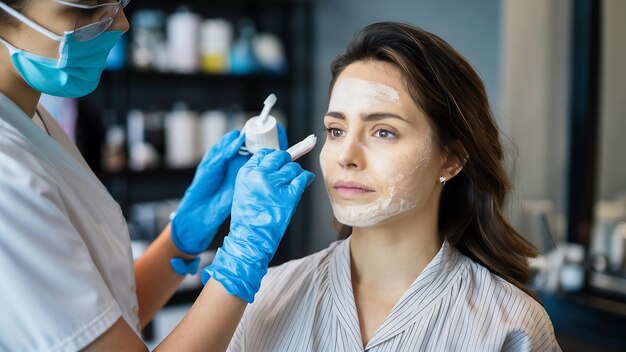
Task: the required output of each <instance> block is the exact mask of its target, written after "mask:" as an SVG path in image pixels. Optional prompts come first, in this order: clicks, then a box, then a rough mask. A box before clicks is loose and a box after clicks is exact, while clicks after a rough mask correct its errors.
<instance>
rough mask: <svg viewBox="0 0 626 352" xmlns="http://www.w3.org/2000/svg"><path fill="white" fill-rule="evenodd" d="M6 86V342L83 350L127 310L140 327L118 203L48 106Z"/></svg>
mask: <svg viewBox="0 0 626 352" xmlns="http://www.w3.org/2000/svg"><path fill="white" fill-rule="evenodd" d="M38 110H39V112H41V113H42V116H41V119H42V120H43V121H44V122H45V125H46V126H47V128H48V130H49V132H50V134H51V136H52V138H51V137H50V136H48V134H46V132H45V131H43V130H42V129H41V128H39V127H37V126H36V125H35V124H34V123H33V122H32V121H31V119H30V118H29V117H28V116H27V115H26V114H25V113H24V112H23V111H22V110H20V109H19V108H18V107H17V105H15V104H14V103H13V102H12V101H11V100H9V99H8V98H7V97H6V96H4V95H2V94H0V279H1V280H2V283H1V284H0V351H75V350H79V349H81V348H83V347H85V346H86V345H88V344H89V343H90V342H92V341H94V340H95V339H96V338H97V337H98V336H100V335H102V334H103V333H104V332H105V331H106V330H108V329H109V328H110V327H111V326H112V324H113V323H114V322H115V321H117V320H118V319H119V318H120V317H122V318H123V319H124V320H125V321H126V322H127V323H128V325H130V327H131V328H133V329H134V330H135V333H137V334H139V331H138V323H139V319H138V317H137V297H136V294H135V277H134V271H133V263H132V254H131V249H130V239H129V236H128V228H127V226H126V222H125V220H124V218H123V216H122V213H121V211H120V208H119V205H118V204H117V203H116V202H115V201H114V200H113V199H112V198H111V196H110V195H109V193H108V192H107V190H106V188H105V187H104V186H103V185H102V183H100V181H99V180H98V179H97V178H96V176H95V175H94V174H93V172H92V171H91V170H90V169H89V167H88V166H87V164H86V163H85V161H84V159H83V158H82V157H81V156H80V153H79V152H78V150H77V149H76V147H75V146H74V145H73V143H72V142H71V141H70V139H69V138H68V137H67V135H65V133H64V132H63V131H62V130H61V128H60V127H59V125H58V124H57V123H56V122H55V121H54V120H53V119H52V118H51V117H50V116H49V115H48V114H47V112H45V111H44V110H43V109H42V108H41V107H40V108H39V109H38Z"/></svg>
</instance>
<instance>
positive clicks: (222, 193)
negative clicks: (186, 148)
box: [172, 125, 287, 255]
mask: <svg viewBox="0 0 626 352" xmlns="http://www.w3.org/2000/svg"><path fill="white" fill-rule="evenodd" d="M244 141H245V138H244V134H241V133H240V132H239V131H231V132H229V133H227V134H225V135H224V136H223V137H222V139H221V140H220V141H219V142H218V143H216V144H215V145H214V146H213V147H212V148H211V149H210V150H209V151H208V152H207V153H206V154H205V155H204V157H203V158H202V161H201V162H200V164H199V165H198V167H197V169H196V173H195V175H194V178H193V182H192V183H191V185H190V186H189V188H187V190H186V191H185V195H184V196H183V199H182V200H181V202H180V204H179V206H178V209H177V210H176V215H175V216H174V219H172V240H173V242H174V244H175V245H176V247H177V248H178V249H179V250H181V251H182V252H183V253H185V254H189V255H196V254H199V253H202V252H204V251H205V250H206V249H207V248H208V247H209V244H211V241H213V238H214V237H215V234H216V233H217V230H218V229H219V227H220V226H221V225H222V223H224V221H225V220H226V218H228V215H229V214H230V210H231V206H232V202H233V192H234V187H235V178H236V177H237V172H239V169H240V168H241V166H242V165H243V164H245V162H246V161H248V159H250V155H240V154H239V149H240V147H241V146H242V144H243V143H244ZM278 141H279V144H280V147H281V149H286V148H287V134H286V133H285V129H284V128H283V127H282V126H280V125H278Z"/></svg>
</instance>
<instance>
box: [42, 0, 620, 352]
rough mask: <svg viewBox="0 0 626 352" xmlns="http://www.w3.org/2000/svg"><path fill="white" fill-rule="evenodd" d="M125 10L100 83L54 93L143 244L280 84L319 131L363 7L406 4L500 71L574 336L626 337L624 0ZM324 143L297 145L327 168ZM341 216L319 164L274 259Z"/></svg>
mask: <svg viewBox="0 0 626 352" xmlns="http://www.w3.org/2000/svg"><path fill="white" fill-rule="evenodd" d="M126 14H127V17H128V19H129V21H130V22H131V30H130V31H129V32H128V33H127V34H126V35H125V36H124V37H123V39H122V41H121V42H120V43H119V44H118V46H117V47H116V48H115V49H114V51H113V52H112V54H111V55H110V57H109V60H108V62H107V70H106V71H105V73H104V75H103V77H102V81H101V84H100V87H99V88H98V90H96V91H95V92H94V93H93V94H91V95H90V96H88V97H85V98H82V99H79V100H74V99H59V98H55V97H47V96H46V97H44V98H43V103H44V105H46V106H47V107H48V109H49V110H50V112H51V113H52V114H53V115H54V116H55V117H56V118H57V119H59V121H60V122H61V124H62V126H63V127H64V128H65V129H66V131H67V132H68V133H69V134H70V136H72V138H74V140H75V142H76V144H77V145H78V146H79V148H80V149H81V151H82V152H83V154H84V155H85V157H86V159H87V161H88V162H89V164H90V165H91V167H92V168H93V169H94V171H96V173H97V174H98V176H99V177H100V179H101V180H102V182H103V183H104V184H105V185H106V186H107V188H108V189H109V191H110V192H111V194H112V195H113V196H114V198H115V199H116V200H117V201H118V202H119V203H120V205H121V206H122V209H123V211H124V213H125V215H126V218H127V220H128V225H129V229H130V231H131V236H132V239H133V251H134V253H135V255H137V256H138V255H140V254H141V252H142V251H143V250H144V249H145V247H146V246H147V245H148V244H149V243H150V241H151V240H152V239H153V238H154V237H155V236H156V234H158V232H159V231H160V230H161V229H162V228H163V226H165V224H167V222H168V221H169V219H168V217H169V214H170V212H172V211H173V210H174V209H175V208H176V205H177V203H178V200H179V198H180V197H181V196H182V194H183V192H184V190H185V189H186V187H187V186H188V184H189V183H190V181H191V179H192V177H193V174H194V171H195V165H196V164H197V162H198V161H199V160H200V158H201V156H202V155H203V154H204V152H205V151H206V150H207V149H208V148H210V147H211V145H213V144H214V143H215V142H216V141H217V140H218V139H219V138H220V137H221V136H222V135H223V134H224V133H225V132H226V131H228V130H231V129H235V128H236V129H240V128H241V127H242V126H243V124H244V123H245V121H246V120H247V119H248V118H250V117H252V116H254V115H257V114H258V113H259V112H260V110H261V108H262V107H263V105H262V104H263V101H264V99H265V98H266V97H267V96H268V95H269V94H270V93H275V94H276V95H277V96H278V102H277V104H276V105H275V108H274V110H273V112H272V114H273V115H274V116H276V117H277V118H278V119H279V120H280V121H281V123H282V124H283V125H284V126H285V127H286V128H287V132H288V136H289V140H290V144H293V143H295V142H297V141H299V140H301V139H302V138H304V137H305V136H307V135H308V134H310V133H315V134H316V135H317V136H318V137H319V138H321V139H320V141H323V140H324V138H323V137H324V133H325V132H324V130H323V125H322V117H323V114H324V112H325V111H326V107H327V103H328V83H329V81H330V69H329V68H330V63H331V61H332V59H333V58H334V57H335V56H336V55H337V54H338V53H340V52H341V51H342V50H343V49H344V47H345V45H346V43H347V42H348V40H349V39H350V38H351V37H352V36H353V35H354V34H355V33H356V32H357V31H358V30H359V29H360V28H362V27H363V26H365V25H367V24H370V23H373V22H377V21H383V20H393V21H401V22H408V23H411V24H414V25H417V26H419V27H422V28H424V29H426V30H428V31H431V32H433V33H435V34H437V35H439V36H441V37H442V38H443V39H445V40H446V41H448V42H449V43H450V44H451V45H452V46H453V47H455V48H456V49H457V50H458V51H459V52H460V53H461V54H462V55H464V56H465V57H466V58H467V59H468V60H469V61H470V62H471V63H472V65H473V66H474V67H475V69H476V70H477V71H478V72H479V74H480V75H481V77H482V79H483V81H484V83H485V85H486V87H487V90H488V94H489V98H490V100H491V104H492V108H493V111H494V114H495V116H496V118H497V120H498V123H499V126H500V129H501V130H502V132H503V142H504V144H505V145H506V148H507V155H508V159H507V165H508V170H509V172H510V175H511V177H512V178H513V180H514V183H515V189H516V191H515V194H513V195H512V198H511V200H510V207H509V213H510V217H511V219H512V221H513V223H514V224H515V226H516V227H517V228H518V229H519V230H520V231H521V232H522V233H523V234H524V235H525V236H526V237H527V238H528V239H530V240H531V241H532V242H533V243H534V244H535V245H536V246H537V248H538V249H539V251H540V253H541V256H540V257H538V258H536V259H534V260H532V261H531V263H532V266H533V268H534V270H535V272H536V275H535V279H534V280H533V282H532V286H533V289H535V290H536V292H538V294H539V296H540V297H541V299H542V301H543V303H544V305H545V307H546V310H547V311H548V313H549V315H550V317H551V319H552V321H553V324H554V327H555V330H556V332H557V337H558V339H559V342H560V343H561V346H562V348H563V350H564V351H624V350H626V336H625V335H626V334H625V333H624V332H625V331H626V269H625V262H626V255H625V249H626V162H624V160H625V158H624V156H623V154H622V153H624V152H625V151H626V139H625V138H624V137H623V134H624V133H625V132H626V88H625V87H626V69H625V68H624V66H623V63H624V62H626V40H624V37H625V36H626V1H624V0H472V1H467V0H387V1H376V0H317V1H313V0H213V1H201V0H187V1H176V2H173V1H165V0H150V1H148V0H133V1H131V3H130V5H129V6H128V7H127V9H126ZM321 144H322V143H318V146H317V147H316V149H315V150H314V151H313V152H312V153H310V154H309V155H307V156H306V157H304V158H302V159H301V160H300V162H301V163H302V164H303V166H304V167H305V168H308V169H310V170H312V171H314V172H315V173H316V174H317V175H318V176H321V174H320V170H319V165H318V160H317V156H318V155H319V149H320V147H321ZM331 220H332V211H331V209H330V205H329V202H328V198H327V195H326V191H325V188H324V184H323V180H322V178H321V177H318V178H317V179H316V181H315V183H314V185H313V186H312V188H311V189H310V190H309V191H308V192H307V193H306V194H305V196H304V198H303V200H302V202H301V205H300V206H299V208H298V210H297V212H296V215H295V217H294V219H293V222H292V224H291V225H290V227H289V229H288V233H287V234H286V236H285V239H284V241H283V243H282V244H281V248H280V250H279V252H278V253H277V255H276V257H275V259H274V262H273V264H279V263H282V262H284V261H286V260H289V259H293V258H298V257H302V256H304V255H307V254H310V253H313V252H315V251H317V250H320V249H322V248H325V247H326V246H328V244H329V243H331V242H332V241H334V240H335V239H336V232H335V229H334V228H333V226H332V221H331ZM227 226H228V224H227V223H226V224H224V226H223V227H222V229H221V231H220V233H221V237H223V235H225V232H226V230H227V228H228V227H227ZM221 237H220V238H218V239H216V241H215V243H214V244H213V246H212V248H217V247H219V245H220V244H221ZM211 257H212V252H211V251H210V252H208V253H207V254H206V255H205V256H204V261H205V262H206V263H208V262H209V261H210V260H211ZM199 290H200V286H199V278H198V277H189V278H188V279H186V280H185V282H184V283H183V285H182V286H181V288H180V290H179V292H178V293H177V294H176V295H175V296H174V298H173V299H172V300H171V301H170V302H169V304H168V306H167V307H166V308H165V309H164V310H163V311H162V312H161V313H160V314H159V315H158V317H157V318H156V319H155V321H154V323H153V324H151V325H150V326H149V327H148V328H147V329H146V330H145V331H144V338H145V339H146V341H147V342H148V343H149V344H151V345H152V346H155V345H156V344H157V343H158V342H159V341H160V339H161V338H162V337H163V336H164V335H165V334H167V332H168V331H169V330H170V329H171V328H172V327H173V326H174V325H175V324H176V323H177V322H178V320H179V319H180V318H181V317H182V316H183V315H184V313H185V311H186V310H187V309H188V307H189V305H190V304H191V302H193V300H194V298H195V297H196V296H197V294H198V292H199Z"/></svg>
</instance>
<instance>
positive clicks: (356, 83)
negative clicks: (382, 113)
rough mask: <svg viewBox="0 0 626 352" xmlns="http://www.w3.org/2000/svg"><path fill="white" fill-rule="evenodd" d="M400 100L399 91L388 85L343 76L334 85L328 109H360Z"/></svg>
mask: <svg viewBox="0 0 626 352" xmlns="http://www.w3.org/2000/svg"><path fill="white" fill-rule="evenodd" d="M399 101H400V94H399V93H398V91H397V90H395V89H393V88H391V87H389V86H387V85H384V84H381V83H376V82H370V81H366V80H364V79H358V78H343V79H340V80H339V81H338V82H337V83H336V84H335V86H334V87H333V93H332V95H331V97H330V103H329V104H328V110H330V111H342V110H346V109H349V108H351V107H354V108H356V109H358V108H363V107H368V106H371V105H376V104H390V103H397V102H399Z"/></svg>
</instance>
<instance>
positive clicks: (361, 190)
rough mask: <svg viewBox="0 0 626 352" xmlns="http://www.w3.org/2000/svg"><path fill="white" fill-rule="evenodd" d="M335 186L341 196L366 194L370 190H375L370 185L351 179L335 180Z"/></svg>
mask: <svg viewBox="0 0 626 352" xmlns="http://www.w3.org/2000/svg"><path fill="white" fill-rule="evenodd" d="M333 188H334V189H335V191H336V192H337V194H339V195H341V196H356V195H360V194H366V193H370V192H374V190H373V189H371V188H370V187H368V186H366V185H363V184H360V183H358V182H350V181H338V182H335V184H334V185H333Z"/></svg>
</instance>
